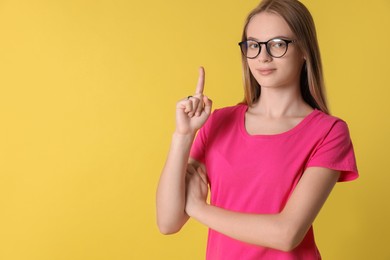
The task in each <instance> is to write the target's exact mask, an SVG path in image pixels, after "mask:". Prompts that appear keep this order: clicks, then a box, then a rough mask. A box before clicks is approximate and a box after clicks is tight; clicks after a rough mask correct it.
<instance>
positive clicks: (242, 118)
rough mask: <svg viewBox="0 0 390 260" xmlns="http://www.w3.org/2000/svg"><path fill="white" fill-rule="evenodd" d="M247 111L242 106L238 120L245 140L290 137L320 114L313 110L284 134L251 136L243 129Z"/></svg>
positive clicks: (318, 111) (245, 106) (246, 108)
mask: <svg viewBox="0 0 390 260" xmlns="http://www.w3.org/2000/svg"><path fill="white" fill-rule="evenodd" d="M247 110H248V106H247V105H243V106H242V109H241V113H240V120H239V128H240V131H241V133H242V134H243V135H244V136H245V137H247V138H278V137H283V136H289V135H292V134H294V133H296V132H298V131H299V130H301V129H302V128H303V127H304V126H305V125H306V124H307V123H309V122H310V121H311V119H312V118H313V117H314V116H315V115H317V114H318V113H320V112H321V111H320V110H318V109H313V111H312V112H310V113H309V114H308V115H307V116H305V117H304V118H303V119H302V120H301V121H300V122H299V123H298V124H297V125H296V126H294V127H293V128H291V129H289V130H287V131H285V132H282V133H278V134H255V135H251V134H249V133H248V131H247V130H246V127H245V113H246V111H247Z"/></svg>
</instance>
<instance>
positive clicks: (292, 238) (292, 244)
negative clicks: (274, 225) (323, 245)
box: [277, 228, 306, 252]
mask: <svg viewBox="0 0 390 260" xmlns="http://www.w3.org/2000/svg"><path fill="white" fill-rule="evenodd" d="M305 234H306V232H304V233H303V232H300V231H299V230H298V229H296V228H291V229H288V228H287V229H285V230H284V231H283V235H282V237H283V239H281V240H280V241H279V242H280V244H279V245H278V247H279V248H277V249H278V250H281V251H284V252H291V251H293V250H294V249H295V248H296V247H297V246H299V244H300V243H301V242H302V240H303V238H304V237H305Z"/></svg>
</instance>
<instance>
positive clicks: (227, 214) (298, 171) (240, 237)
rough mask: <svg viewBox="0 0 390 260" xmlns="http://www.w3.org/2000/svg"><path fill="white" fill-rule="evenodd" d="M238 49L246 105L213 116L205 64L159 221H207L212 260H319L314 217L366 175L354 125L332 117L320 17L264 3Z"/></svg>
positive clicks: (179, 136) (173, 154)
mask: <svg viewBox="0 0 390 260" xmlns="http://www.w3.org/2000/svg"><path fill="white" fill-rule="evenodd" d="M239 45H240V48H241V51H242V61H243V71H244V78H245V99H244V102H242V103H241V104H238V105H236V106H232V107H226V108H222V109H217V110H215V111H214V112H213V113H211V106H212V103H211V100H209V99H208V98H207V97H206V96H204V95H203V89H204V77H205V76H204V70H203V68H201V69H200V75H199V80H198V85H197V87H196V91H195V94H193V96H189V97H188V98H185V99H183V100H180V101H179V102H178V103H177V106H176V130H175V132H174V134H173V138H172V144H171V148H170V151H169V154H168V158H167V161H166V164H165V166H164V169H163V171H162V174H161V178H160V182H159V186H158V190H157V222H158V226H159V228H160V231H161V232H162V233H164V234H171V233H175V232H177V231H179V230H180V229H181V227H182V226H183V225H184V224H185V223H186V221H187V220H188V218H189V217H192V218H194V219H196V220H197V221H199V222H201V223H203V224H204V225H206V226H208V227H209V237H208V246H207V259H212V260H215V259H223V260H227V259H234V260H237V259H272V260H275V259H299V260H306V259H321V256H320V254H319V252H318V250H317V247H316V244H315V242H314V235H313V229H312V223H313V221H314V219H315V217H316V216H317V214H318V213H319V211H320V209H321V207H322V205H323V204H324V203H325V201H326V199H327V197H328V196H329V194H330V192H331V190H332V188H333V187H334V185H335V184H336V182H337V181H349V180H353V179H355V178H357V177H358V172H357V168H356V163H355V156H354V152H353V147H352V143H351V140H350V137H349V132H348V127H347V125H346V123H345V122H344V121H342V120H341V119H338V118H336V117H333V116H330V115H329V114H328V109H327V105H326V101H325V97H324V91H323V88H324V83H323V77H322V67H321V59H320V53H319V48H318V43H317V38H316V32H315V27H314V22H313V20H312V17H311V15H310V13H309V11H308V10H307V9H306V7H305V6H304V5H303V4H301V3H300V2H298V1H296V0H264V1H263V2H261V3H260V5H259V6H258V7H256V8H255V9H254V10H253V11H252V12H251V13H250V14H249V16H248V18H247V20H246V23H245V26H244V31H243V37H242V42H240V43H239ZM199 129H200V130H199ZM198 130H199V132H198ZM197 132H198V133H197ZM195 136H196V137H195ZM208 187H210V194H211V198H210V204H208V203H207V200H206V198H207V196H208Z"/></svg>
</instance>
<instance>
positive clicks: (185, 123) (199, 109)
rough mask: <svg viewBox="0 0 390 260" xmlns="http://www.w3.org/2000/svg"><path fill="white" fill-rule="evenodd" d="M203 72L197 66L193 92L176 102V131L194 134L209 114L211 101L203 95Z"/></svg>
mask: <svg viewBox="0 0 390 260" xmlns="http://www.w3.org/2000/svg"><path fill="white" fill-rule="evenodd" d="M204 81H205V72H204V69H203V67H200V68H199V79H198V84H197V86H196V90H195V94H194V95H193V96H191V97H188V98H185V99H183V100H180V101H179V102H178V103H177V104H176V133H178V134H182V135H186V134H195V133H196V131H197V130H198V129H199V128H201V127H202V126H203V125H204V123H205V122H206V121H207V119H208V117H209V115H210V114H211V106H212V101H211V100H210V99H208V98H207V97H206V96H204V95H203V90H204Z"/></svg>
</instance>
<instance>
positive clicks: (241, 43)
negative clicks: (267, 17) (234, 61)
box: [238, 38, 296, 59]
mask: <svg viewBox="0 0 390 260" xmlns="http://www.w3.org/2000/svg"><path fill="white" fill-rule="evenodd" d="M274 40H280V41H283V42H285V43H286V51H285V52H284V53H283V54H282V55H280V56H274V55H272V54H271V52H270V50H269V47H268V43H269V42H271V41H274ZM248 41H252V42H256V43H257V44H258V45H259V52H258V53H257V54H256V56H254V57H251V58H249V57H247V56H246V54H245V53H244V50H243V49H242V45H243V44H246V43H247V42H248ZM293 42H296V40H287V39H282V38H272V39H270V40H268V41H266V42H258V41H256V40H252V39H251V40H246V41H242V42H239V43H238V45H239V46H240V49H241V53H242V54H243V55H244V56H245V57H246V58H247V59H255V58H256V57H257V56H259V54H260V53H261V45H262V44H264V45H265V49H266V51H267V53H268V55H269V56H271V57H273V58H281V57H283V56H284V55H286V53H287V50H288V45H289V44H290V43H293Z"/></svg>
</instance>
